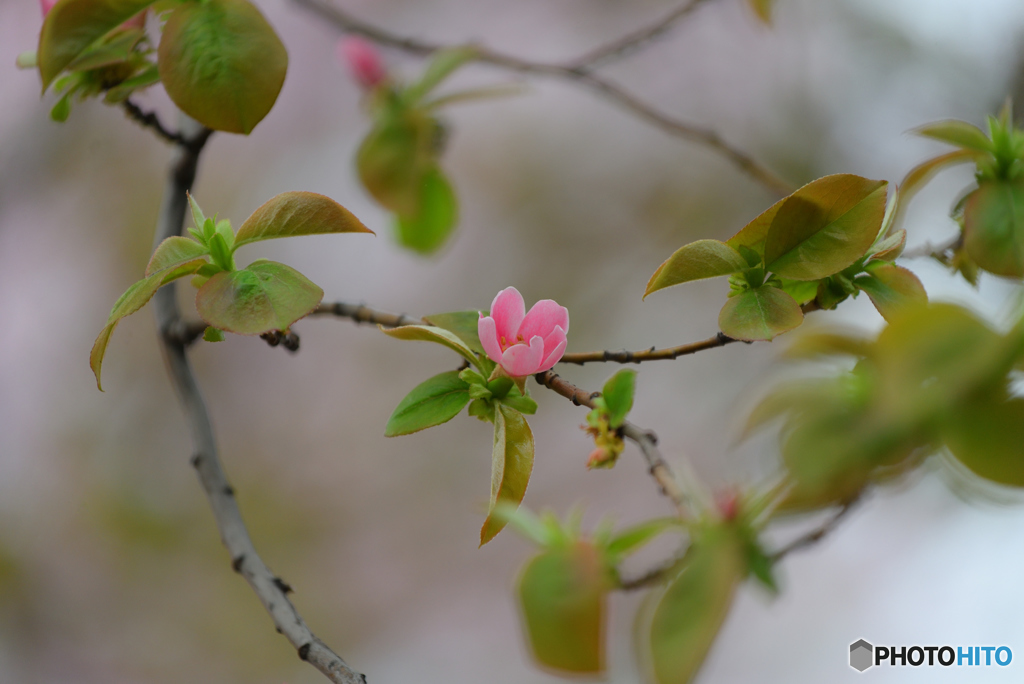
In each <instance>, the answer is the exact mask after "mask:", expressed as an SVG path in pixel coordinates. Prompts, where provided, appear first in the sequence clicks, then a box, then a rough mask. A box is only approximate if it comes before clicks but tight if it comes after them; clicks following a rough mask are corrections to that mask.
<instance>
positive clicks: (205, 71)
mask: <svg viewBox="0 0 1024 684" xmlns="http://www.w3.org/2000/svg"><path fill="white" fill-rule="evenodd" d="M158 56H159V59H158V64H159V65H160V78H161V80H162V81H163V84H164V88H166V90H167V94H168V95H170V97H171V99H172V100H174V104H176V105H177V106H178V107H179V108H180V109H181V110H182V111H183V112H185V113H186V114H188V115H189V116H191V117H192V118H193V119H195V120H196V121H198V122H200V123H201V124H203V125H205V126H207V127H209V128H212V129H214V130H218V131H227V132H229V133H244V134H245V135H248V134H249V133H251V132H252V130H253V129H254V128H255V127H256V124H258V123H259V122H260V121H262V120H263V118H264V117H265V116H266V115H267V114H268V113H270V110H271V108H273V106H274V102H276V101H277V95H278V93H280V92H281V86H282V85H284V77H285V73H286V72H287V71H288V53H287V51H286V50H285V49H284V45H282V44H281V40H280V39H279V38H278V37H277V34H276V33H274V29H273V28H271V27H270V24H268V23H267V20H266V19H264V18H263V15H262V14H260V11H259V10H258V9H256V6H255V5H253V4H252V3H251V2H249V1H248V0H204V1H203V2H189V3H185V4H182V5H180V6H178V7H177V8H176V9H175V10H174V11H173V12H171V14H170V16H169V17H168V19H167V23H166V24H165V25H164V30H163V36H162V38H161V40H160V49H159V52H158Z"/></svg>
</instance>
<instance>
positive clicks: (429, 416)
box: [384, 371, 469, 437]
mask: <svg viewBox="0 0 1024 684" xmlns="http://www.w3.org/2000/svg"><path fill="white" fill-rule="evenodd" d="M468 403H469V384H467V383H465V382H463V381H462V380H461V379H460V378H459V371H448V372H447V373H441V374H440V375H435V376H434V377H432V378H430V379H429V380H427V381H426V382H423V383H420V384H419V385H417V386H416V388H415V389H413V391H412V392H409V394H408V395H406V397H405V399H402V401H401V403H399V404H398V407H397V408H395V411H394V413H392V414H391V418H390V419H389V420H388V424H387V427H385V428H384V436H385V437H396V436H398V435H409V434H412V433H413V432H419V431H420V430H423V429H425V428H428V427H434V426H435V425H440V424H441V423H447V422H448V421H449V420H451V419H452V418H454V417H455V416H457V415H458V414H459V412H460V411H461V410H462V409H463V408H464V407H465V406H466V404H468Z"/></svg>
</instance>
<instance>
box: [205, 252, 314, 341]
mask: <svg viewBox="0 0 1024 684" xmlns="http://www.w3.org/2000/svg"><path fill="white" fill-rule="evenodd" d="M323 296H324V291H323V290H321V289H320V288H319V287H317V286H316V285H315V284H313V283H312V282H310V281H309V280H308V279H307V278H306V276H304V275H302V274H301V273H299V272H298V271H296V270H295V269H294V268H292V267H291V266H286V265H284V264H279V263H277V262H274V261H256V262H254V263H252V264H250V265H249V266H248V267H246V268H243V269H241V270H239V271H230V272H229V271H221V272H220V273H217V274H216V275H214V276H213V277H211V278H210V279H209V280H207V281H206V284H205V285H203V286H202V287H201V288H199V292H197V293H196V309H197V310H198V311H199V315H200V317H202V319H203V320H204V321H205V322H206V323H207V324H208V325H211V326H213V327H214V328H219V329H221V330H226V331H228V332H232V333H235V334H237V335H261V334H263V333H265V332H270V331H272V330H281V331H286V330H288V329H289V328H290V327H291V325H292V323H294V322H295V321H297V320H299V319H300V318H302V317H304V316H307V315H308V314H309V313H311V312H312V311H313V309H315V308H316V307H317V305H318V304H319V303H320V300H321V299H323Z"/></svg>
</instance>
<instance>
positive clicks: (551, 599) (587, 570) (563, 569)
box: [518, 542, 611, 675]
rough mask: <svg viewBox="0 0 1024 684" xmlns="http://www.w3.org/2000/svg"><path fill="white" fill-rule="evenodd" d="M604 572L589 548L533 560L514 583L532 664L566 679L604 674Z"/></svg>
mask: <svg viewBox="0 0 1024 684" xmlns="http://www.w3.org/2000/svg"><path fill="white" fill-rule="evenodd" d="M610 588H611V583H610V581H609V575H608V570H607V568H606V566H605V565H604V563H603V561H602V558H601V554H600V552H599V551H598V550H597V549H596V548H594V546H593V545H592V544H589V543H586V542H576V543H575V544H572V545H571V546H569V547H566V548H556V549H552V550H550V551H546V552H544V553H542V554H540V555H539V556H536V557H534V559H533V560H531V561H530V562H529V563H528V564H527V565H526V567H525V568H524V569H523V572H522V574H521V575H520V577H519V587H518V589H519V592H518V593H519V604H520V607H521V609H522V615H523V622H524V623H525V627H526V635H527V637H528V639H529V642H530V647H531V651H532V652H533V656H534V658H536V659H537V662H538V663H540V664H541V665H542V666H544V667H550V668H552V669H555V670H558V671H561V672H563V673H567V674H576V675H580V674H590V675H593V674H599V673H601V672H603V671H604V668H605V616H606V607H605V604H606V596H607V593H608V590H609V589H610Z"/></svg>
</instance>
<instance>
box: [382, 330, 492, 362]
mask: <svg viewBox="0 0 1024 684" xmlns="http://www.w3.org/2000/svg"><path fill="white" fill-rule="evenodd" d="M381 331H382V332H383V333H384V334H385V335H387V336H389V337H394V338H396V339H399V340H416V341H420V342H437V343H438V344H443V345H444V346H446V347H448V348H449V349H451V350H453V351H456V352H458V353H459V354H461V355H462V358H464V359H466V360H467V361H469V362H470V363H472V364H473V365H474V366H477V367H478V368H479V367H480V360H479V359H478V358H477V356H476V354H474V353H473V350H472V349H470V348H469V347H468V346H467V345H466V343H465V342H463V341H462V339H460V338H459V336H458V335H456V334H455V333H452V332H448V331H447V330H445V329H444V328H437V327H434V326H432V325H403V326H402V327H400V328H391V329H390V330H388V329H386V328H381Z"/></svg>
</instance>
